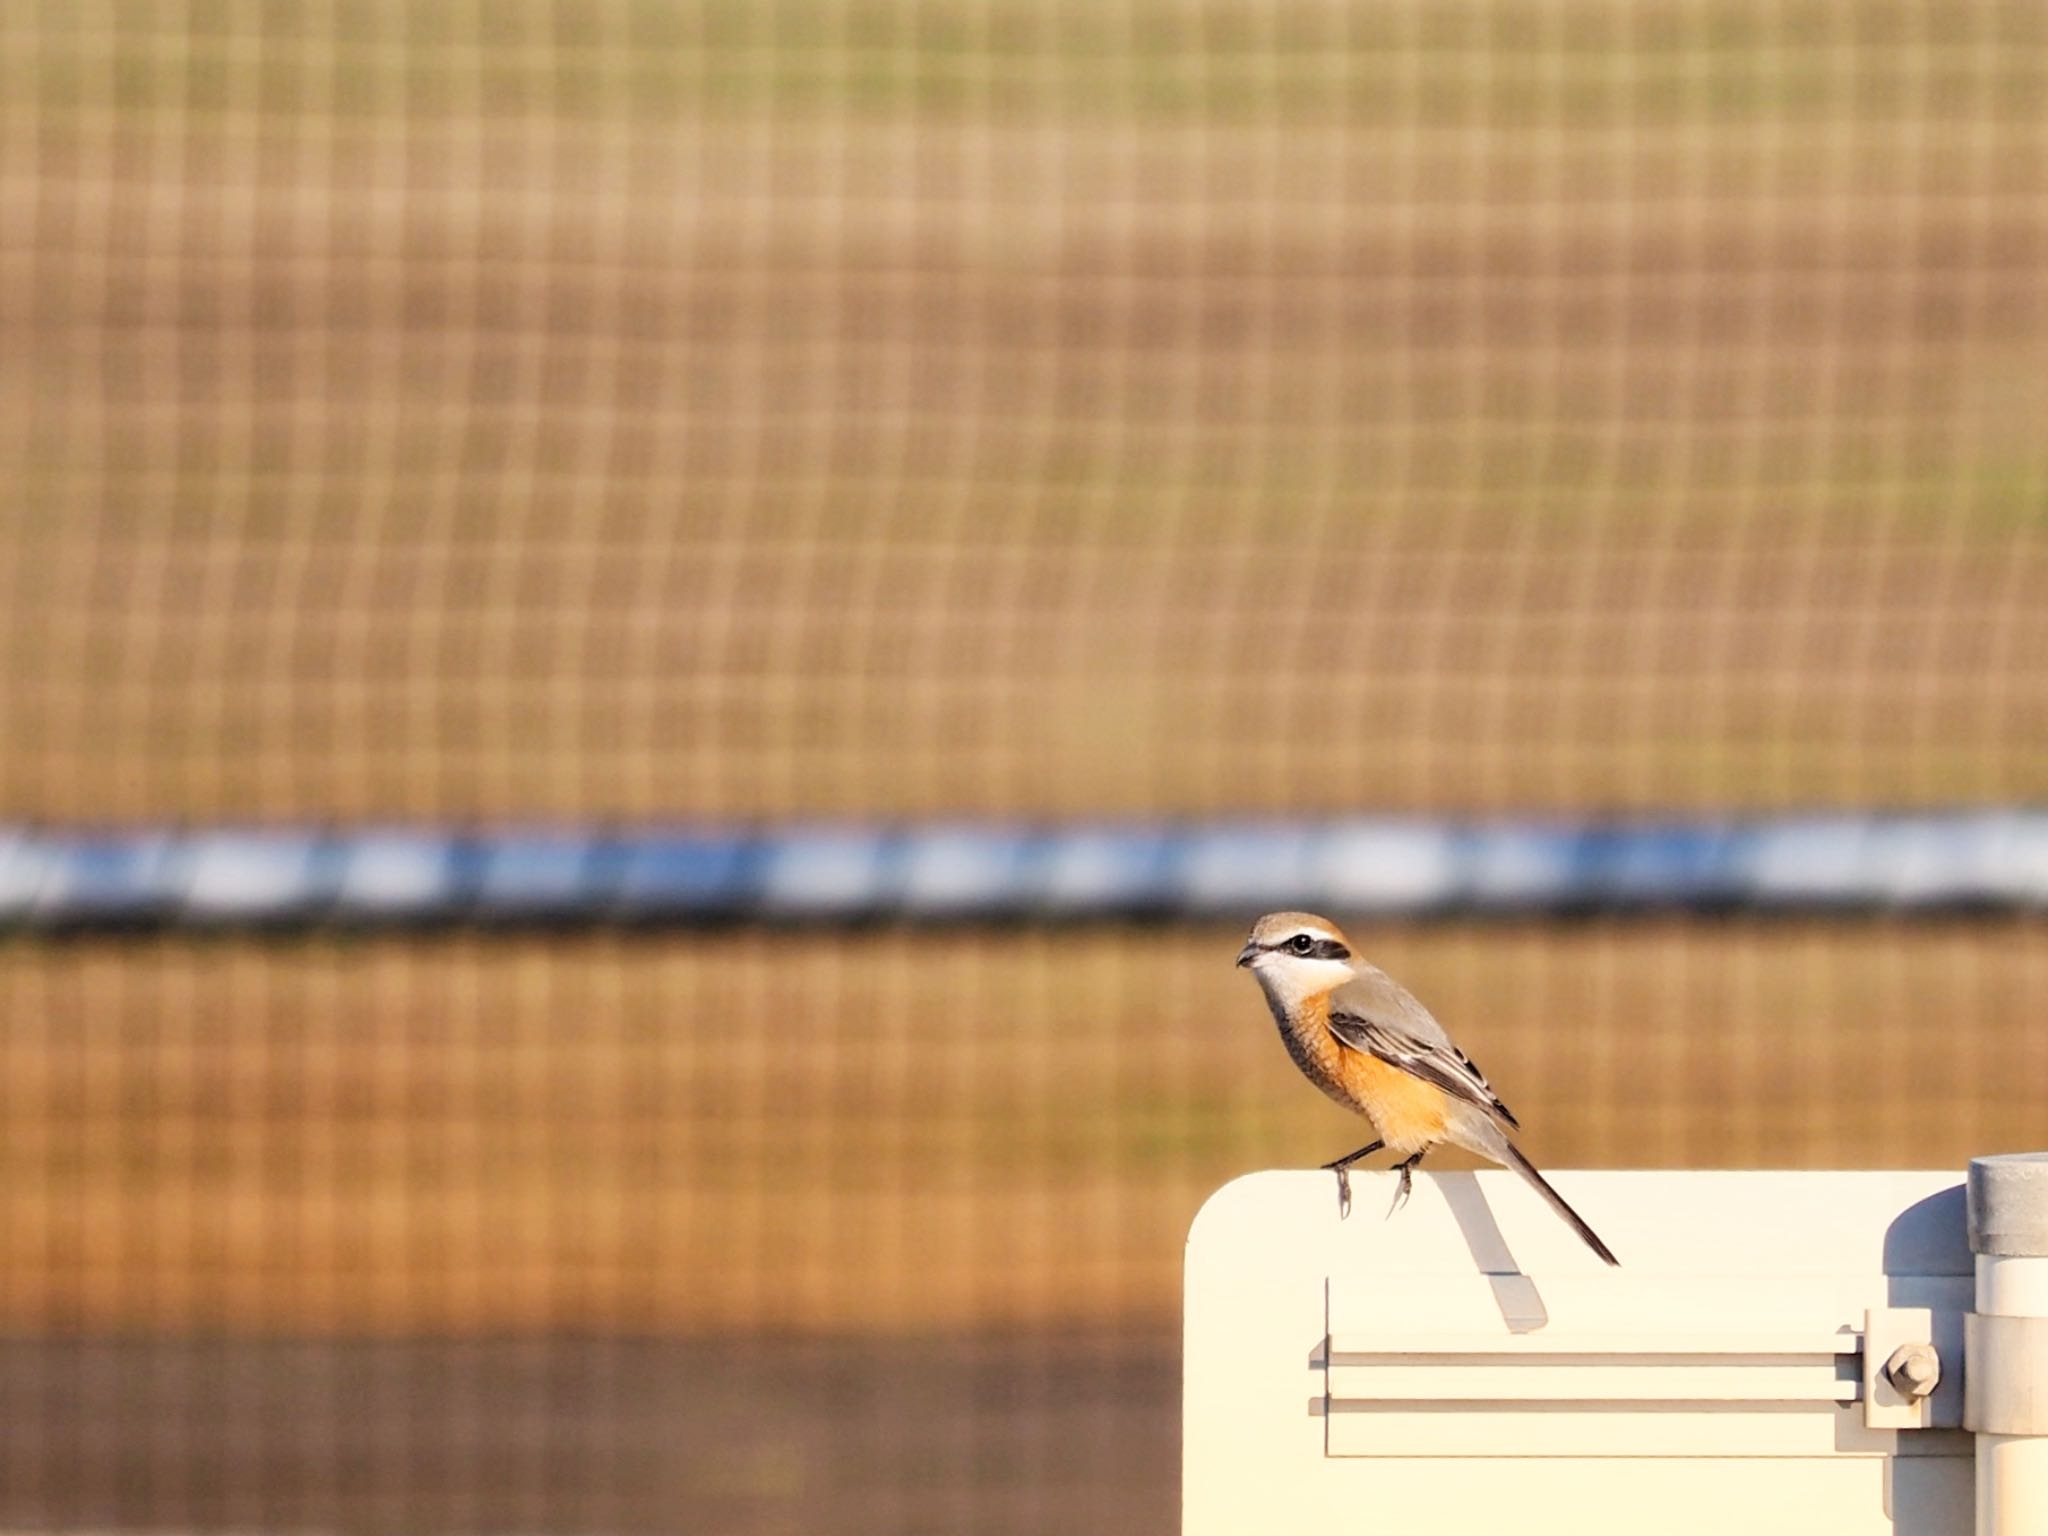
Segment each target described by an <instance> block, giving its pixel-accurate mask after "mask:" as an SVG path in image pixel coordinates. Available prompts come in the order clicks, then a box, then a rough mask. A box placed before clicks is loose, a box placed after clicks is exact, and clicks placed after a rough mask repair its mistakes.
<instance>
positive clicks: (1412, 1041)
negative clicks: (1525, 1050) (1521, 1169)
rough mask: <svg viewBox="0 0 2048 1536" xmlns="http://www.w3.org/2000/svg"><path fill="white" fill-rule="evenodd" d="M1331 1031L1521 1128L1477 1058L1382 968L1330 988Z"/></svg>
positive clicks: (1354, 1048)
mask: <svg viewBox="0 0 2048 1536" xmlns="http://www.w3.org/2000/svg"><path fill="white" fill-rule="evenodd" d="M1330 1033H1331V1034H1333V1035H1335V1036H1336V1037H1337V1039H1338V1040H1339V1041H1340V1042H1342V1043H1343V1044H1345V1045H1347V1046H1349V1047H1350V1048H1351V1049H1352V1050H1354V1051H1364V1052H1366V1053H1367V1054H1368V1055H1372V1056H1377V1057H1378V1058H1379V1059H1380V1060H1381V1061H1384V1062H1386V1063H1387V1064H1388V1065H1389V1066H1393V1067H1399V1068H1400V1069H1401V1070H1402V1071H1403V1072H1406V1073H1408V1074H1409V1075H1411V1076H1413V1077H1419V1078H1421V1079H1422V1080H1423V1081H1424V1082H1426V1083H1434V1084H1435V1085H1436V1086H1437V1087H1439V1088H1441V1089H1443V1091H1444V1092H1445V1093H1448V1094H1449V1095H1451V1097H1453V1098H1455V1099H1463V1100H1464V1101H1465V1102H1466V1103H1468V1104H1471V1105H1474V1106H1476V1107H1477V1108H1479V1109H1482V1110H1484V1111H1486V1113H1487V1114H1489V1115H1493V1116H1496V1117H1498V1118H1499V1119H1501V1120H1504V1121H1506V1122H1507V1123H1508V1124H1509V1125H1511V1126H1513V1127H1515V1129H1517V1130H1520V1129H1521V1122H1520V1121H1519V1120H1517V1119H1516V1118H1515V1117H1514V1114H1513V1113H1512V1112H1511V1111H1510V1110H1509V1109H1508V1107H1507V1105H1505V1104H1503V1103H1501V1101H1500V1095H1499V1094H1497V1093H1495V1092H1494V1091H1493V1085H1492V1084H1491V1083H1489V1082H1487V1080H1486V1074H1485V1073H1484V1072H1482V1071H1480V1070H1479V1064H1478V1063H1477V1062H1475V1061H1474V1060H1473V1059H1472V1058H1471V1057H1470V1056H1467V1055H1466V1054H1465V1053H1464V1052H1463V1051H1461V1050H1459V1049H1458V1047H1457V1045H1456V1044H1455V1043H1454V1042H1453V1041H1452V1039H1451V1037H1450V1036H1449V1035H1448V1034H1446V1033H1445V1032H1444V1027H1443V1025H1441V1024H1439V1023H1437V1021H1436V1020H1435V1019H1434V1018H1432V1017H1431V1016H1430V1012H1429V1010H1428V1009H1427V1008H1425V1007H1423V1006H1422V1004H1420V1003H1419V1002H1417V1001H1416V1000H1415V998H1414V997H1413V996H1412V995H1411V994H1410V993H1409V992H1408V991H1407V989H1406V988H1404V987H1402V986H1401V985H1400V983H1398V982H1396V981H1395V980H1394V979H1393V978H1392V977H1391V976H1389V975H1387V974H1386V973H1385V972H1384V971H1365V972H1361V973H1360V975H1359V976H1358V977H1357V979H1356V980H1353V981H1347V982H1346V983H1345V984H1344V985H1343V986H1341V987H1339V988H1338V989H1337V990H1336V991H1335V992H1333V993H1331V994H1330Z"/></svg>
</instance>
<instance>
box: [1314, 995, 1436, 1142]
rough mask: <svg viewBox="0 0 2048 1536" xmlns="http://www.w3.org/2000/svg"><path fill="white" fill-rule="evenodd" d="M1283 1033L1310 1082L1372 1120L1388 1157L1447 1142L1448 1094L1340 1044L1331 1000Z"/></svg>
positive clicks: (1318, 1000)
mask: <svg viewBox="0 0 2048 1536" xmlns="http://www.w3.org/2000/svg"><path fill="white" fill-rule="evenodd" d="M1281 1033H1282V1034H1283V1036H1284V1037H1285V1038H1286V1040H1287V1049H1288V1053H1289V1054H1290V1055H1292V1056H1293V1057H1294V1061H1295V1064H1296V1065H1297V1066H1299V1067H1300V1068H1301V1070H1302V1071H1303V1072H1304V1073H1305V1074H1307V1076H1308V1078H1309V1080H1310V1081H1311V1082H1313V1083H1314V1084H1315V1085H1316V1086H1317V1087H1318V1088H1321V1089H1322V1090H1323V1092H1325V1093H1327V1094H1328V1095H1329V1096H1330V1097H1331V1098H1333V1099H1335V1100H1336V1101H1337V1102H1338V1103H1339V1104H1342V1105H1344V1106H1345V1107H1346V1108H1348V1109H1355V1110H1357V1111H1358V1112H1359V1113H1360V1114H1363V1115H1364V1116H1365V1117H1366V1118H1367V1119H1369V1120H1371V1121H1372V1126H1373V1129H1374V1130H1375V1131H1376V1132H1378V1133H1379V1137H1380V1140H1382V1141H1384V1142H1385V1143H1386V1144H1387V1148H1388V1150H1389V1151H1393V1152H1400V1153H1408V1152H1415V1151H1419V1150H1420V1149H1421V1148H1423V1147H1426V1146H1429V1145H1431V1144H1432V1143H1434V1142H1438V1141H1441V1140H1442V1139H1443V1134H1444V1121H1445V1113H1444V1109H1445V1104H1446V1095H1445V1094H1444V1091H1443V1090H1442V1089H1441V1088H1438V1087H1436V1086H1435V1085H1434V1084H1431V1083H1425V1082H1424V1081H1423V1080H1422V1079H1421V1078H1419V1077H1414V1076H1411V1075H1410V1074H1408V1073H1406V1072H1403V1071H1402V1070H1401V1069H1400V1068H1399V1067H1390V1066H1388V1065H1387V1064H1386V1063H1385V1062H1384V1061H1381V1060H1380V1059H1379V1057H1377V1056H1374V1055H1372V1054H1371V1053H1369V1052H1366V1051H1354V1050H1352V1049H1351V1048H1350V1047H1349V1046H1347V1045H1345V1044H1343V1043H1342V1042H1340V1041H1339V1040H1338V1039H1337V1037H1336V1036H1335V1035H1333V1034H1331V1033H1330V1012H1329V1000H1328V999H1327V998H1320V997H1318V998H1310V999H1308V1000H1307V1001H1306V1002H1305V1003H1304V1004H1303V1005H1302V1007H1301V1009H1300V1010H1299V1012H1298V1013H1297V1014H1296V1016H1295V1019H1294V1022H1293V1024H1292V1026H1291V1027H1288V1028H1283V1030H1282V1031H1281Z"/></svg>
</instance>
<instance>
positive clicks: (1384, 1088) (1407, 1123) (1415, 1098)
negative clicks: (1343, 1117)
mask: <svg viewBox="0 0 2048 1536" xmlns="http://www.w3.org/2000/svg"><path fill="white" fill-rule="evenodd" d="M1339 1049H1340V1050H1341V1051H1342V1056H1341V1058H1340V1064H1339V1066H1338V1074H1339V1076H1340V1078H1341V1079H1342V1081H1343V1084H1344V1087H1345V1089H1346V1091H1347V1092H1349V1094H1350V1096H1351V1097H1352V1098H1353V1099H1355V1100H1357V1102H1358V1107H1359V1108H1360V1109H1363V1110H1364V1111H1365V1112H1366V1114H1367V1115H1368V1116H1369V1117H1370V1118H1371V1120H1372V1124H1373V1129H1374V1130H1376V1131H1378V1132H1379V1133H1380V1139H1381V1140H1382V1141H1384V1142H1386V1144H1387V1149H1388V1150H1389V1151H1392V1152H1415V1151H1419V1150H1420V1149H1421V1148H1423V1147H1426V1146H1429V1145H1431V1144H1432V1143H1434V1142H1438V1141H1441V1140H1442V1139H1443V1134H1444V1119H1445V1116H1444V1108H1445V1100H1446V1095H1445V1094H1444V1091H1443V1089H1441V1088H1439V1087H1437V1086H1436V1085H1435V1084H1434V1083H1425V1082H1424V1081H1423V1080H1422V1079H1421V1078H1419V1077H1414V1076H1411V1075H1410V1074H1409V1073H1406V1072H1403V1071H1402V1070H1401V1069H1400V1068H1399V1067H1390V1066H1388V1065H1387V1064H1386V1063H1385V1062H1384V1061H1381V1060H1380V1059H1379V1057H1377V1056H1371V1055H1367V1054H1366V1053H1365V1052H1363V1051H1353V1050H1348V1049H1343V1048H1342V1047H1340V1048H1339Z"/></svg>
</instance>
